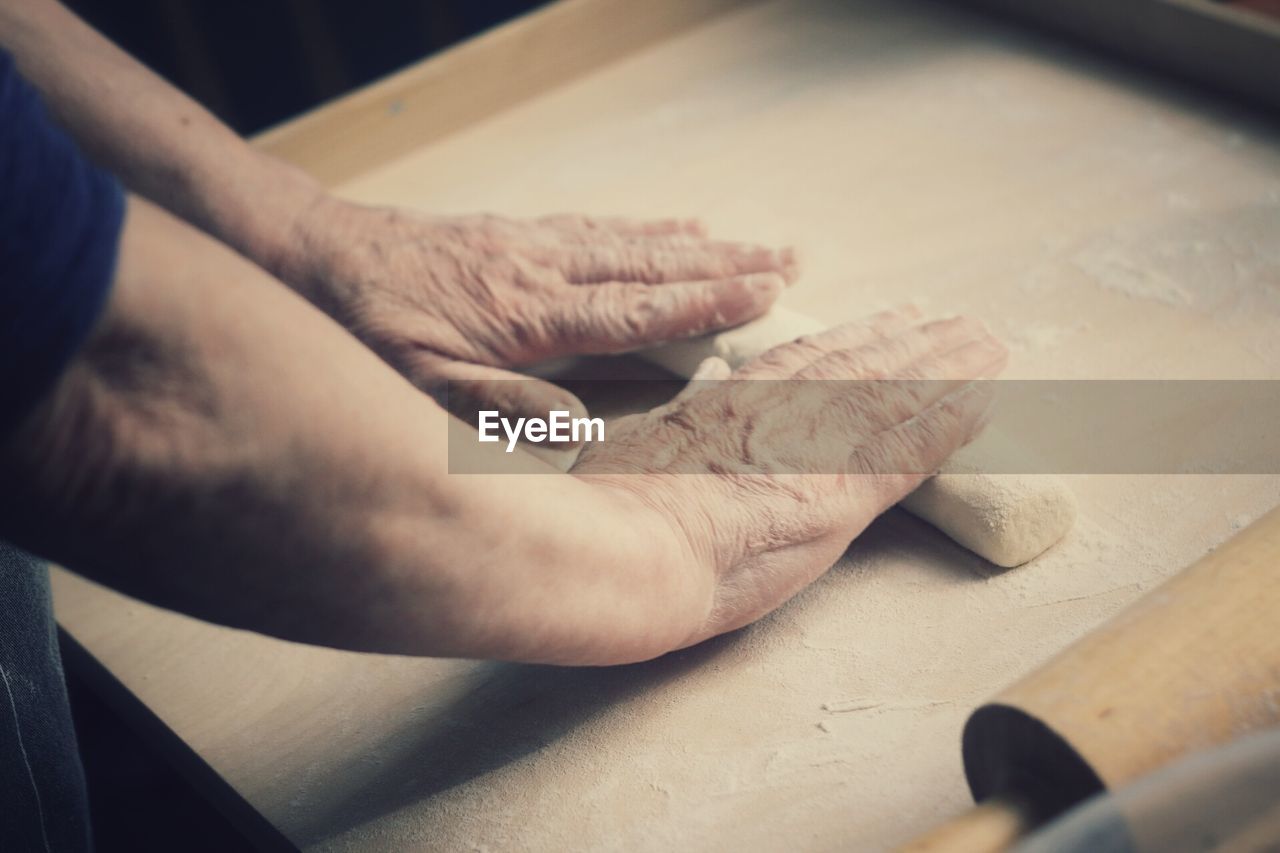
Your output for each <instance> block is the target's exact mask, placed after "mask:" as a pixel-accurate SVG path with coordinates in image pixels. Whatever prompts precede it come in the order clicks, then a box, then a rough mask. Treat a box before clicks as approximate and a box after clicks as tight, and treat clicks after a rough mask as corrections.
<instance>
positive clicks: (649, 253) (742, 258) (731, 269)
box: [533, 241, 800, 284]
mask: <svg viewBox="0 0 1280 853" xmlns="http://www.w3.org/2000/svg"><path fill="white" fill-rule="evenodd" d="M533 254H534V255H535V256H536V257H537V259H538V260H539V261H540V262H541V263H544V264H547V265H549V266H551V267H554V268H555V269H557V270H559V271H560V273H561V274H562V275H563V276H564V277H565V280H566V281H568V282H569V283H571V284H600V283H602V282H615V281H618V282H628V281H635V282H643V283H645V284H667V283H669V282H683V281H700V280H703V279H715V278H729V277H730V276H736V275H748V274H750V273H760V272H774V273H778V274H779V275H781V276H782V277H783V278H784V279H786V281H787V282H788V283H790V282H792V281H794V280H795V279H796V277H797V276H798V275H799V269H800V267H799V260H798V257H797V255H796V252H795V250H794V249H792V248H784V249H770V248H768V247H766V246H755V245H751V244H747V243H727V242H709V241H707V242H703V243H698V244H693V245H690V246H685V247H678V248H654V247H651V246H649V245H646V244H644V243H614V244H607V243H602V244H593V245H586V246H571V247H569V246H560V247H544V248H542V249H541V250H534V251H533Z"/></svg>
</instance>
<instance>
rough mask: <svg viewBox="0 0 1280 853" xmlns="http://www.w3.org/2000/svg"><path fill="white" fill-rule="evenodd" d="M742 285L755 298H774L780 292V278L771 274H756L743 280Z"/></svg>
mask: <svg viewBox="0 0 1280 853" xmlns="http://www.w3.org/2000/svg"><path fill="white" fill-rule="evenodd" d="M742 283H743V284H744V285H746V286H747V289H748V290H750V291H751V292H752V294H753V295H756V296H774V295H776V294H778V293H779V292H781V291H782V288H783V286H784V282H783V280H782V276H780V275H778V274H777V273H772V272H762V273H756V274H754V275H749V276H746V277H745V278H743V280H742Z"/></svg>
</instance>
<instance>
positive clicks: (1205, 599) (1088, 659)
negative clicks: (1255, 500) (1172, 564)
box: [904, 508, 1280, 853]
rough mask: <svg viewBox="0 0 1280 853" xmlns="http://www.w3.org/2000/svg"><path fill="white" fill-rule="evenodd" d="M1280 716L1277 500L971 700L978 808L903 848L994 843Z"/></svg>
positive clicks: (970, 758)
mask: <svg viewBox="0 0 1280 853" xmlns="http://www.w3.org/2000/svg"><path fill="white" fill-rule="evenodd" d="M1276 725H1280V508H1277V509H1274V510H1272V511H1271V512H1270V513H1268V514H1267V515H1265V516H1263V517H1262V518H1261V519H1259V520H1258V521H1256V522H1254V523H1253V524H1252V525H1251V526H1250V527H1248V528H1246V529H1245V530H1243V531H1242V532H1240V533H1239V534H1237V535H1236V536H1235V537H1234V538H1232V539H1231V540H1230V541H1228V542H1227V543H1226V544H1224V545H1222V546H1220V547H1219V548H1218V549H1217V550H1215V551H1213V552H1211V553H1209V554H1208V555H1207V556H1205V557H1204V558H1202V559H1201V560H1200V561H1199V562H1197V563H1195V564H1194V565H1192V566H1191V567H1190V568H1188V569H1186V570H1185V571H1183V572H1182V573H1181V574H1179V575H1177V576H1176V577H1174V578H1173V579H1172V580H1170V581H1168V582H1166V583H1165V584H1163V585H1162V586H1160V587H1159V588H1157V589H1156V590H1154V591H1152V592H1151V593H1149V594H1148V595H1146V596H1145V597H1143V598H1142V599H1141V600H1139V601H1138V602H1137V603H1136V604H1134V605H1132V606H1131V607H1129V608H1128V609H1126V610H1124V611H1122V612H1121V613H1120V614H1119V615H1117V616H1116V617H1114V618H1113V619H1111V620H1110V621H1109V622H1107V623H1106V624H1105V625H1103V626H1102V627H1101V628H1099V629H1098V630H1096V631H1094V632H1093V633H1092V634H1089V635H1088V636H1086V637H1085V638H1083V639H1082V640H1080V641H1078V642H1076V643H1075V644H1074V645H1072V646H1070V647H1068V648H1067V649H1066V651H1064V652H1062V653H1061V654H1059V655H1058V656H1057V657H1056V658H1054V659H1053V660H1051V661H1050V662H1049V663H1047V664H1046V665H1045V666H1043V667H1042V668H1040V669H1039V670H1037V671H1036V672H1034V673H1032V674H1031V675H1029V676H1028V677H1026V678H1024V679H1023V680H1022V681H1020V682H1018V683H1017V684H1015V685H1014V686H1013V687H1011V688H1009V689H1008V690H1006V691H1005V692H1004V693H1002V694H1000V695H999V696H997V697H996V698H995V700H994V701H992V702H990V703H988V704H986V705H983V706H982V707H980V708H978V709H977V710H976V711H975V712H974V713H973V715H972V716H971V717H970V718H969V721H968V723H967V724H966V725H965V729H964V737H963V751H964V768H965V775H966V776H967V777H968V780H969V787H970V788H971V789H972V791H973V796H974V799H975V800H977V802H978V805H977V807H976V808H975V809H974V810H973V811H971V812H970V813H968V814H966V815H963V816H961V817H960V818H958V819H956V820H954V821H952V822H950V823H948V824H945V825H943V826H941V827H939V828H937V829H935V830H934V831H933V832H930V833H929V834H928V835H925V836H923V837H921V838H920V839H918V840H916V841H915V842H913V843H912V844H910V845H908V846H907V847H906V848H904V849H906V850H912V851H923V850H937V851H956V852H957V853H959V851H965V853H969V851H974V853H976V851H984V853H986V851H997V850H1004V849H1007V848H1008V846H1009V845H1010V844H1011V843H1013V842H1014V841H1015V840H1017V839H1018V838H1019V837H1021V836H1023V835H1025V834H1026V833H1028V832H1029V831H1030V830H1031V829H1033V828H1035V827H1036V826H1037V825H1038V824H1040V823H1043V822H1045V821H1047V820H1049V819H1050V818H1053V817H1055V816H1057V815H1058V814H1060V813H1061V812H1063V811H1065V810H1067V809H1068V808H1070V807H1071V806H1073V805H1075V804H1077V803H1079V802H1081V801H1082V800H1084V799H1086V798H1088V797H1090V796H1092V795H1093V794H1096V793H1098V792H1100V791H1103V790H1110V789H1114V788H1116V787H1118V786H1121V785H1123V784H1125V783H1127V782H1129V781H1131V780H1133V779H1135V778H1137V777H1139V776H1142V775H1144V774H1146V773H1148V772H1150V771H1152V770H1155V769H1156V768H1158V767H1161V766H1163V765H1164V764H1166V763H1168V762H1170V761H1172V760H1173V759H1175V758H1178V757H1180V756H1182V755H1184V754H1186V753H1190V752H1195V751H1199V750H1202V749H1207V748H1209V747H1212V746H1217V745H1219V744H1223V743H1226V742H1228V741H1230V740H1233V739H1234V738H1237V737H1239V736H1240V735H1242V734H1245V733H1247V732H1251V731H1255V730H1258V729H1263V728H1267V727H1271V726H1276Z"/></svg>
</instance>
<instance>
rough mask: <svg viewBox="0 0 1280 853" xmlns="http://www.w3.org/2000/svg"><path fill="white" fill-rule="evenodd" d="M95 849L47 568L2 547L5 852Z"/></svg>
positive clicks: (0, 705)
mask: <svg viewBox="0 0 1280 853" xmlns="http://www.w3.org/2000/svg"><path fill="white" fill-rule="evenodd" d="M91 846H92V844H91V841H90V833H89V809H88V799H87V797H86V795H85V786H84V770H83V768H82V767H81V766H80V756H79V754H78V752H77V750H76V734H75V729H74V728H73V727H72V724H71V707H70V705H69V704H68V703H67V685H66V682H65V680H64V679H63V674H62V658H61V656H60V655H59V653H58V636H57V630H56V628H55V625H54V621H53V607H52V599H51V596H50V592H49V567H48V566H47V565H46V564H45V563H44V562H43V561H41V560H37V559H36V558H34V557H32V556H31V555H29V554H26V553H24V552H22V551H19V550H18V549H16V548H14V547H12V546H10V545H8V544H6V543H4V542H0V850H3V851H14V853H26V851H32V853H42V852H43V853H61V851H64V850H65V851H83V850H89V849H91Z"/></svg>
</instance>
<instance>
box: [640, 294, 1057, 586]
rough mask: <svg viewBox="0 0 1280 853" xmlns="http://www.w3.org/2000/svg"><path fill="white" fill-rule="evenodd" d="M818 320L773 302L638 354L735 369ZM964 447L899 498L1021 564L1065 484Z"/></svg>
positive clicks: (1041, 538)
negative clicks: (709, 361) (729, 325)
mask: <svg viewBox="0 0 1280 853" xmlns="http://www.w3.org/2000/svg"><path fill="white" fill-rule="evenodd" d="M823 328H825V327H824V326H823V324H821V323H819V322H818V321H817V320H814V319H812V318H810V317H806V316H804V315H803V314H797V313H796V312H794V311H789V310H787V309H785V308H780V307H775V308H774V309H773V310H772V311H770V312H769V313H768V314H766V315H765V316H763V317H761V318H760V319H758V320H752V321H751V322H750V323H745V324H743V325H741V326H738V327H737V328H734V329H728V330H726V331H724V332H720V333H718V334H714V335H707V336H705V337H701V338H693V339H691V340H686V341H676V342H674V343H670V344H664V345H663V346H660V347H657V348H655V349H651V350H647V351H645V352H642V353H640V355H641V356H642V357H643V358H645V359H647V360H648V361H651V362H653V363H655V364H659V365H661V366H662V367H665V368H667V369H668V370H670V371H672V372H673V373H675V374H677V375H679V376H683V377H685V378H686V379H687V378H689V377H691V376H692V375H693V374H694V371H696V370H697V369H698V365H699V364H700V363H701V362H702V360H703V359H705V358H709V357H711V356H719V357H720V358H723V359H724V360H725V361H726V362H728V363H729V366H730V367H731V368H734V369H737V368H738V367H740V366H741V365H742V364H743V363H744V362H746V361H749V360H750V359H752V358H755V357H756V356H757V355H759V354H760V353H762V352H764V351H765V350H767V349H771V348H772V347H775V346H778V345H779V344H784V343H787V342H788V341H793V340H795V339H796V338H798V337H801V336H802V335H808V334H812V333H814V332H818V331H821V330H822V329H823ZM981 470H982V465H981V464H980V461H979V458H978V456H977V455H976V454H975V452H974V451H971V450H969V449H968V448H966V449H963V450H961V451H960V452H958V453H957V454H956V455H955V456H953V457H952V458H951V459H949V460H947V462H946V463H945V464H944V465H943V466H942V470H941V471H939V472H938V474H937V475H936V476H934V477H931V478H930V479H928V480H926V481H925V482H924V483H923V484H921V486H920V488H918V489H916V491H915V492H913V493H912V494H910V495H908V496H907V498H906V499H905V500H903V501H902V503H901V506H902V508H903V509H905V510H907V511H908V512H910V513H911V514H912V515H915V516H918V517H919V518H922V519H924V520H925V521H927V522H928V523H930V524H932V525H933V526H934V527H936V528H938V529H939V530H941V531H942V532H943V533H945V534H947V535H948V536H950V537H951V538H952V539H954V540H955V541H956V542H958V543H960V544H961V545H963V546H964V547H965V548H968V549H969V550H970V551H973V552H974V553H975V554H978V555H979V556H981V557H985V558H986V559H987V560H990V561H991V562H992V563H995V564H996V565H997V566H1004V567H1006V568H1009V567H1013V566H1020V565H1022V564H1023V563H1025V562H1028V561H1029V560H1031V559H1033V558H1035V557H1037V556H1039V555H1040V554H1042V553H1044V551H1046V550H1048V549H1049V548H1050V547H1051V546H1052V545H1054V544H1055V543H1057V542H1058V541H1059V540H1060V539H1062V537H1063V536H1065V535H1066V533H1067V531H1068V530H1070V529H1071V526H1072V524H1074V523H1075V518H1076V501H1075V496H1074V495H1072V493H1071V490H1070V489H1068V488H1067V486H1066V484H1065V483H1063V482H1062V480H1060V479H1059V478H1057V477H1054V476H1052V475H1050V474H984V473H975V472H978V471H981Z"/></svg>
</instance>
